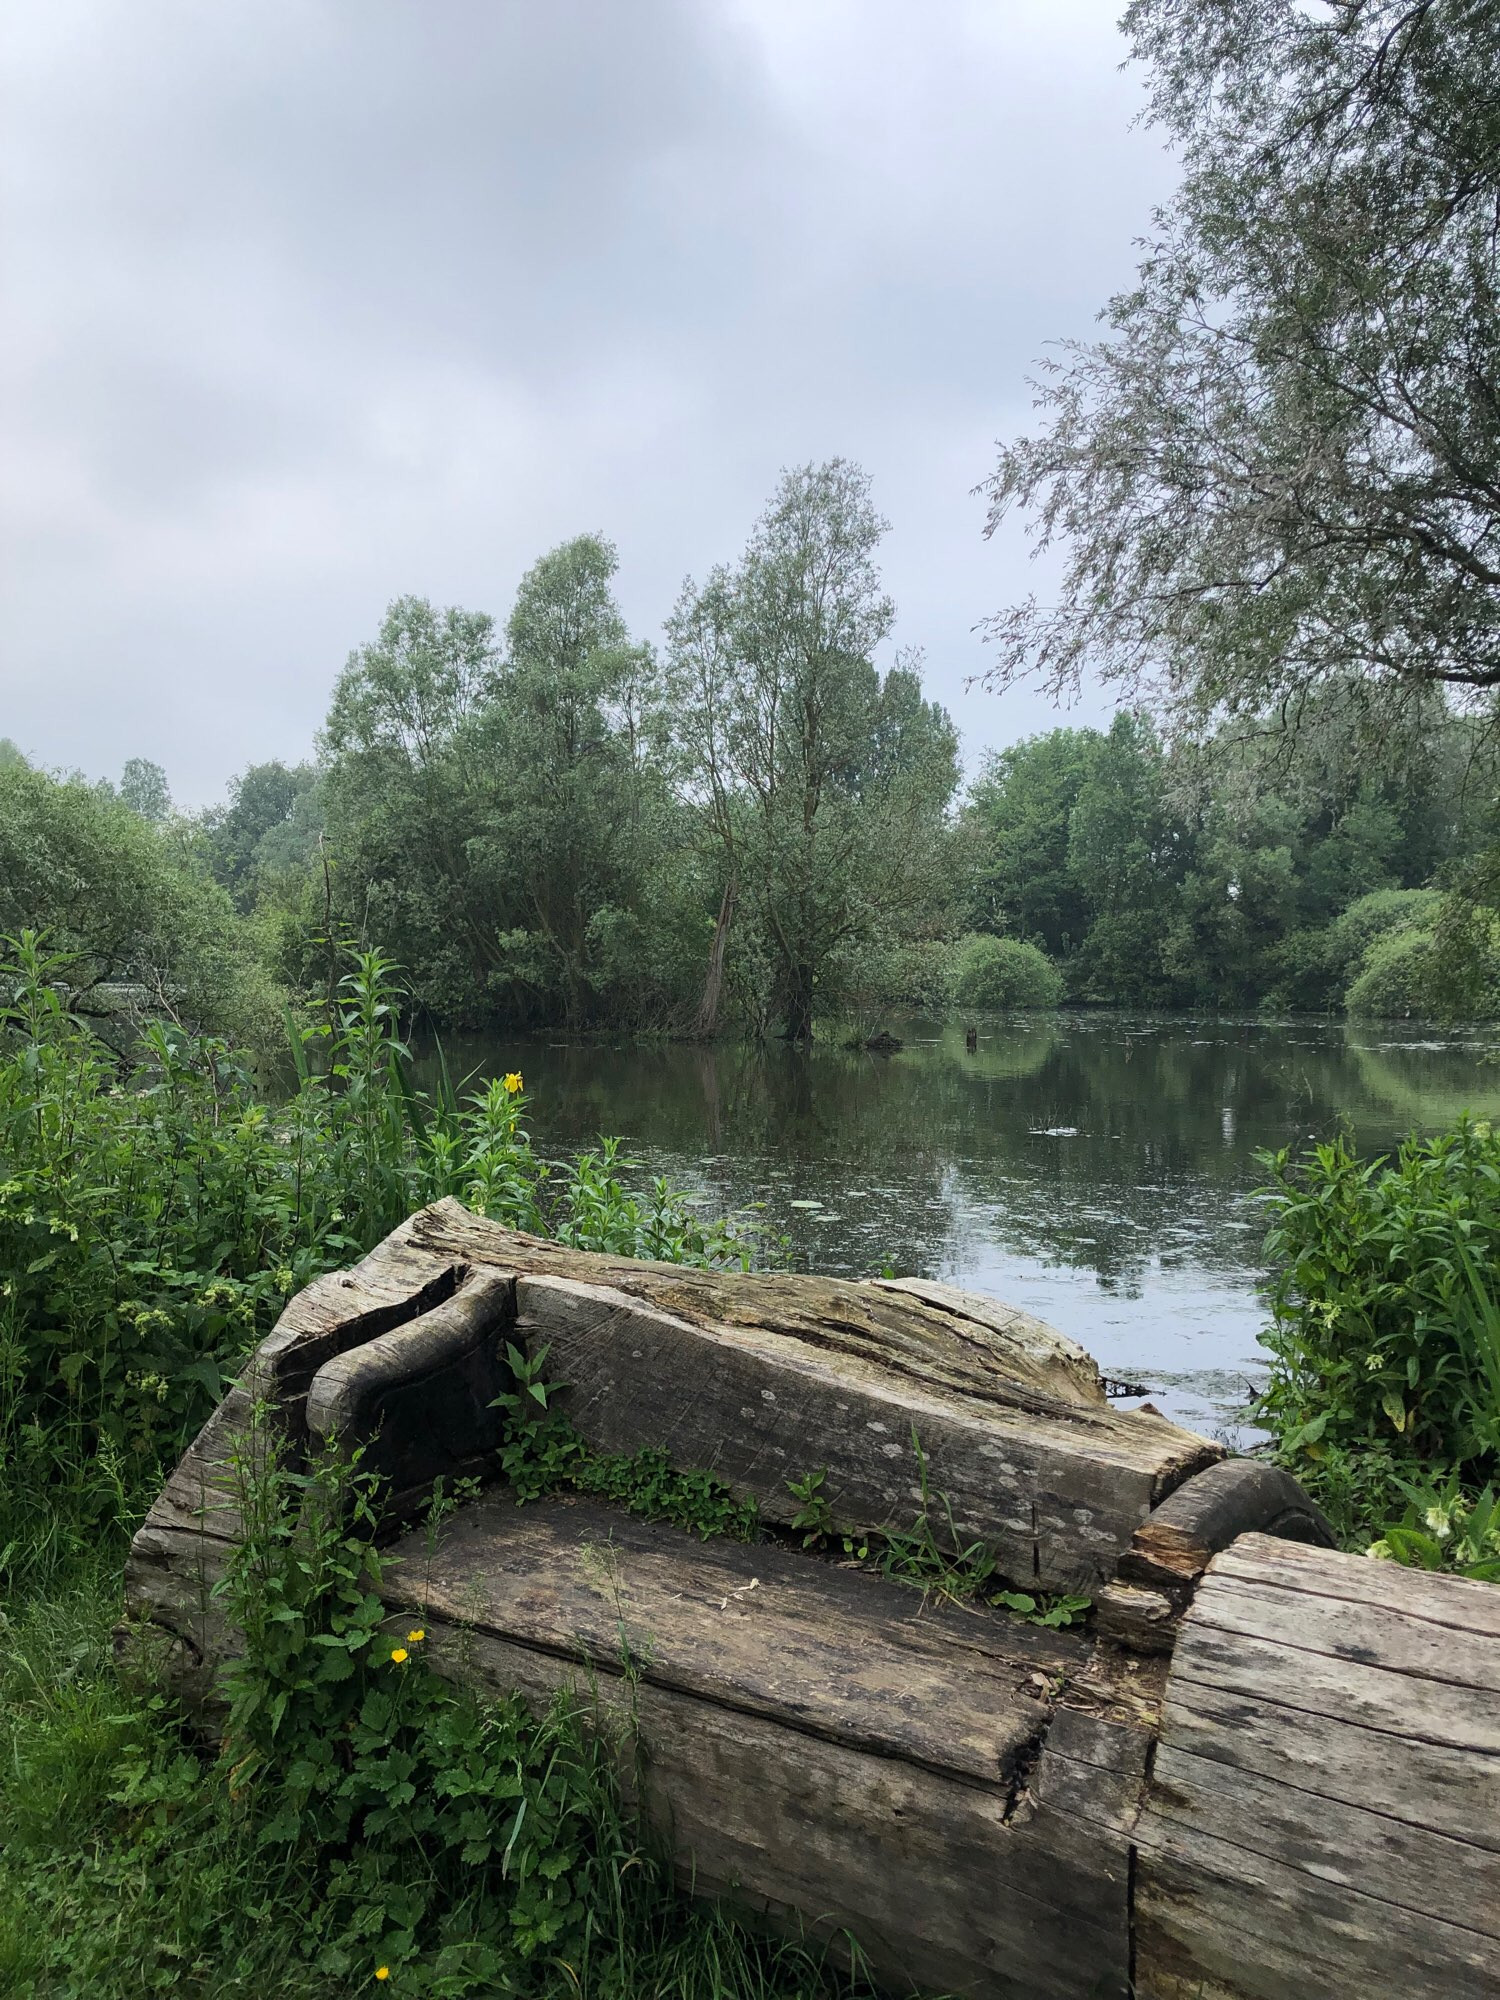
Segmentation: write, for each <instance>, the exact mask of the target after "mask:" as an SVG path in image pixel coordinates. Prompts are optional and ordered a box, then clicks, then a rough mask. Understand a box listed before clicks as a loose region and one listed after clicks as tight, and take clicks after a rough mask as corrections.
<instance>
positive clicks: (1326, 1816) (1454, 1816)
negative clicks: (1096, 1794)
mask: <svg viewBox="0 0 1500 2000" xmlns="http://www.w3.org/2000/svg"><path fill="white" fill-rule="evenodd" d="M1497 1689H1500V1592H1497V1591H1496V1590H1495V1589H1494V1588H1493V1586H1491V1585H1485V1584H1472V1583H1466V1582H1464V1581H1463V1580H1462V1579H1458V1578H1449V1577H1441V1578H1440V1577H1427V1576H1424V1575H1422V1574H1420V1573H1418V1572H1413V1571H1409V1570H1403V1569H1398V1568H1397V1567H1396V1566H1394V1565H1390V1564H1380V1563H1374V1562H1371V1561H1369V1560H1368V1559H1367V1558H1365V1557H1360V1556H1348V1555H1342V1554H1339V1553H1337V1552H1334V1551H1330V1550H1324V1549H1316V1548H1312V1547H1304V1546H1299V1545H1297V1544H1295V1543H1293V1544H1288V1543H1283V1542H1280V1541H1275V1540H1272V1539H1271V1538H1269V1537H1266V1536H1261V1535H1249V1536H1245V1537H1244V1538H1242V1539H1241V1540H1240V1541H1238V1542H1237V1543H1235V1544H1234V1545H1233V1546H1232V1547H1231V1548H1230V1549H1228V1550H1227V1551H1225V1552H1224V1553H1223V1554H1221V1555H1219V1556H1217V1557H1216V1558H1215V1559H1214V1561H1213V1562H1212V1563H1211V1565H1210V1567H1209V1569H1208V1571H1207V1573H1206V1575H1205V1576H1204V1578H1203V1581H1202V1583H1201V1584H1200V1586H1199V1589H1198V1593H1197V1596H1196V1598H1195V1600H1194V1603H1193V1606H1192V1609H1191V1610H1190V1611H1189V1613H1188V1615H1187V1617H1186V1619H1185V1620H1184V1622H1183V1626H1182V1629H1181V1633H1180V1635H1179V1638H1178V1642H1177V1647H1176V1651H1175V1654H1174V1656H1173V1660H1172V1666H1171V1670H1170V1673H1169V1675H1168V1680H1167V1694H1166V1700H1165V1705H1164V1712H1163V1719H1162V1731H1161V1741H1160V1746H1159V1748H1158V1750H1157V1754H1156V1759H1155V1764H1154V1767H1153V1772H1152V1778H1151V1783H1150V1786H1149V1788H1148V1792H1147V1796H1146V1802H1145V1805H1144V1807H1143V1809H1142V1812H1141V1817H1140V1821H1139V1824H1138V1827H1137V1833H1136V1839H1137V1843H1138V1847H1139V1851H1140V1858H1139V1863H1138V1868H1137V1878H1136V1879H1137V1898H1136V1930H1137V1982H1138V1991H1139V1993H1140V1994H1141V1996H1142V2000H1186V1996H1187V1995H1189V1994H1192V1995H1195V1996H1196V1995H1199V1994H1202V1995H1203V1996H1205V2000H1291V1996H1292V1995H1294V1994H1295V1995H1299V1996H1300V1995H1304V1994H1308V1993H1313V1992H1316V1993H1318V1994H1320V1995H1326V1996H1328V2000H1372V1996H1376V1995H1386V1994H1389V1995H1392V1996H1395V1995H1401V1996H1402V2000H1410V1996H1417V1995H1430V1996H1432V2000H1439V1996H1442V2000H1448V1996H1452V2000H1479V1996H1480V1995H1486V1996H1490V2000H1493V1995H1494V1994H1495V1993H1496V1992H1500V1701H1497V1698H1496V1690H1497Z"/></svg>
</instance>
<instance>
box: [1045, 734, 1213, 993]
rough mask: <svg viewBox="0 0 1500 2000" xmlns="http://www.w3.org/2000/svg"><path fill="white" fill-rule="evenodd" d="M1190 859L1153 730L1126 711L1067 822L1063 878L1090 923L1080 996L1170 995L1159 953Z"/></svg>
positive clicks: (1095, 758) (1088, 775) (1093, 763)
mask: <svg viewBox="0 0 1500 2000" xmlns="http://www.w3.org/2000/svg"><path fill="white" fill-rule="evenodd" d="M1189 860H1190V839H1189V835H1188V831H1187V829H1186V828H1185V827H1184V825H1183V823H1182V821H1181V819H1180V817H1179V815H1178V813H1177V812H1176V811H1175V809H1174V807H1173V805H1172V803H1171V801H1170V799H1169V796H1168V784H1167V769H1166V759H1165V755H1164V752H1163V750H1162V746H1161V744H1160V742H1159V741H1158V740H1157V737H1156V734H1155V731H1154V730H1153V729H1152V728H1151V726H1150V725H1149V723H1147V722H1146V721H1145V720H1144V719H1142V718H1141V717H1139V716H1137V715H1134V714H1131V713H1129V712H1128V711H1127V712H1125V713H1122V714H1120V715H1117V716H1116V717H1115V719H1114V722H1113V723H1112V724H1111V725H1110V730H1109V734H1108V736H1107V737H1105V738H1104V739H1103V740H1102V742H1101V743H1100V744H1099V746H1098V748H1097V751H1096V753H1095V755H1094V756H1093V758H1092V759H1091V760H1090V764H1089V769H1088V771H1087V773H1086V775H1085V778H1084V782H1083V783H1082V785H1081V786H1080V788H1079V792H1078V798H1077V801H1076V803H1075V804H1074V806H1073V809H1072V812H1071V813H1070V814H1069V816H1068V873H1069V875H1070V877H1071V879H1072V881H1073V882H1074V883H1075V885H1076V887H1077V890H1078V893H1079V895H1080V896H1081V897H1082V899H1083V903H1084V907H1085V908H1086V909H1087V911H1088V913H1089V918H1090V928H1089V932H1088V936H1087V939H1086V940H1085V941H1084V942H1083V949H1082V951H1081V953H1080V963H1079V967H1078V972H1077V975H1076V977H1077V983H1078V987H1079V990H1080V992H1082V993H1083V995H1084V996H1085V997H1086V998H1089V999H1096V1000H1127V1001H1133V1002H1137V1003H1140V1002H1155V1001H1161V1000H1163V999H1167V998H1171V997H1173V996H1172V995H1171V993H1170V991H1169V989H1168V987H1167V985H1166V977H1167V975H1166V968H1165V966H1164V964H1163V953H1164V948H1165V937H1166V932H1167V929H1168V926H1169V924H1170V922H1171V920H1172V915H1173V909H1174V892H1175V891H1176V889H1177V885H1178V884H1179V883H1180V882H1181V881H1182V879H1183V875H1184V872H1185V870H1186V868H1187V866H1188V863H1189Z"/></svg>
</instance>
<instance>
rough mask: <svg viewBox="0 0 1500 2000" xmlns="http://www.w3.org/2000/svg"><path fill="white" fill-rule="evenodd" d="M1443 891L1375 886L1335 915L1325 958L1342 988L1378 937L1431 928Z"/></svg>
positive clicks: (1354, 973)
mask: <svg viewBox="0 0 1500 2000" xmlns="http://www.w3.org/2000/svg"><path fill="white" fill-rule="evenodd" d="M1442 901H1443V898H1442V895H1441V893H1440V892H1439V891H1438V890H1436V889H1376V890H1373V891H1372V892H1371V894H1370V895H1368V896H1361V897H1360V898H1359V899H1358V901H1357V902H1353V903H1351V904H1350V905H1349V907H1348V909H1347V910H1344V911H1343V912H1342V913H1341V914H1340V915H1339V916H1337V917H1335V918H1334V920H1333V922H1332V923H1331V924H1330V925H1329V926H1328V929H1327V932H1326V933H1325V939H1326V942H1325V945H1324V958H1325V961H1326V964H1327V967H1328V973H1329V977H1330V979H1331V980H1332V981H1333V982H1334V983H1335V985H1336V986H1337V987H1338V988H1339V989H1342V988H1343V987H1345V986H1347V985H1348V983H1349V981H1350V980H1351V979H1352V978H1354V977H1355V975H1356V974H1357V973H1358V971H1359V969H1360V966H1361V965H1362V963H1363V962H1364V958H1365V954H1366V953H1367V952H1368V951H1369V949H1370V947H1371V945H1373V944H1374V943H1375V941H1376V939H1377V938H1383V937H1389V936H1390V935H1391V934H1392V933H1393V932H1400V931H1409V930H1422V931H1426V930H1430V929H1431V928H1432V924H1433V921H1434V920H1435V918H1436V916H1437V913H1438V911H1439V909H1440V908H1441V907H1442Z"/></svg>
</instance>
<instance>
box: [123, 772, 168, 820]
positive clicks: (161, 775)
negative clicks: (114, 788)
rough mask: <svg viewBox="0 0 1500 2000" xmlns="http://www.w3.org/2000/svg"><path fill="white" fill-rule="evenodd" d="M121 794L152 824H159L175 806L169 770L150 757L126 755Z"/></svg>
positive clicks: (127, 802) (134, 811)
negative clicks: (168, 784) (167, 771)
mask: <svg viewBox="0 0 1500 2000" xmlns="http://www.w3.org/2000/svg"><path fill="white" fill-rule="evenodd" d="M120 797H121V799H122V800H123V801H124V803H125V804H126V805H127V806H129V808H130V810H131V811H132V812H133V813H137V814H139V816H140V817H141V818H142V819H146V820H150V821H151V823H152V825H153V826H159V825H160V824H161V822H162V821H163V820H164V819H166V818H167V817H168V816H169V814H170V813H171V810H172V794H171V792H170V791H169V790H168V788H167V774H166V772H165V771H164V770H163V769H162V767H161V765H160V764H153V763H152V762H151V760H150V758H149V757H130V758H127V759H126V763H125V769H124V770H123V771H122V772H121V774H120Z"/></svg>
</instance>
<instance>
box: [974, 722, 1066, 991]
mask: <svg viewBox="0 0 1500 2000" xmlns="http://www.w3.org/2000/svg"><path fill="white" fill-rule="evenodd" d="M1099 743H1100V739H1099V736H1098V734H1097V732H1095V731H1094V730H1092V729H1050V730H1048V731H1047V733H1046V734H1045V735H1043V736H1033V737H1029V738H1028V739H1027V740H1026V741H1025V742H1024V743H1013V744H1011V745H1009V746H1008V747H1007V748H1006V749H1004V750H1000V751H997V752H996V753H995V754H994V755H993V756H992V757H990V758H989V760H988V761H987V763H986V765H985V768H984V771H983V773H982V774H981V776H980V778H979V779H978V781H977V783H976V784H975V785H974V786H973V788H972V789H971V791H970V793H969V796H968V799H967V800H966V801H965V805H964V850H965V856H966V859H967V860H968V863H969V883H970V886H969V903H970V911H971V915H972V917H973V921H974V926H975V928H976V929H980V930H988V931H996V932H999V933H1001V934H1002V935H1004V934H1009V935H1010V936H1013V937H1023V938H1030V939H1032V940H1033V941H1034V942H1035V943H1037V944H1039V945H1041V947H1042V948H1043V950H1045V951H1047V952H1049V953H1050V954H1051V955H1052V956H1053V957H1055V958H1063V957H1067V956H1069V955H1070V954H1071V953H1073V952H1075V951H1076V950H1077V949H1078V947H1079V946H1080V945H1081V944H1082V942H1083V938H1084V935H1085V933H1086V932H1087V930H1088V927H1089V922H1090V916H1091V912H1090V910H1089V907H1088V904H1087V902H1086V900H1085V895H1084V891H1083V889H1082V887H1081V885H1080V883H1079V881H1078V877H1077V872H1076V870H1075V868H1074V867H1073V865H1072V857H1071V856H1070V853H1069V839H1070V833H1071V828H1072V818H1073V809H1074V807H1075V806H1076V805H1077V803H1078V799H1079V795H1080V793H1081V792H1082V790H1083V788H1084V785H1085V784H1086V782H1087V779H1088V776H1089V773H1090V771H1091V769H1092V767H1093V764H1094V761H1095V759H1096V757H1097V755H1098V750H1099Z"/></svg>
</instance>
